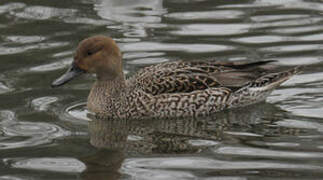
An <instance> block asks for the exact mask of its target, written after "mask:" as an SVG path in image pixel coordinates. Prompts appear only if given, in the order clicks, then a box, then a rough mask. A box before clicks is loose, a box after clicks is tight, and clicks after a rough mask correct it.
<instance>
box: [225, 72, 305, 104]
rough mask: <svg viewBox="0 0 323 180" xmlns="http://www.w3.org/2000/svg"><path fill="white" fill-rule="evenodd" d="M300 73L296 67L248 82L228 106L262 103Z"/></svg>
mask: <svg viewBox="0 0 323 180" xmlns="http://www.w3.org/2000/svg"><path fill="white" fill-rule="evenodd" d="M300 72H301V70H300V67H299V66H298V67H295V68H293V69H289V70H287V71H283V72H278V73H269V74H266V75H264V76H262V77H260V78H258V79H256V80H254V81H252V82H249V83H247V84H246V85H245V86H243V87H242V88H240V89H238V90H237V91H235V92H234V93H233V94H232V96H231V98H230V100H229V101H228V102H229V106H230V107H240V106H246V105H249V104H253V103H257V102H260V101H263V100H265V99H266V97H267V96H269V94H270V93H271V92H272V91H273V90H274V89H275V88H277V87H278V86H279V85H281V84H282V83H283V82H285V81H287V80H288V79H290V78H291V77H292V76H293V75H295V74H298V73H300Z"/></svg>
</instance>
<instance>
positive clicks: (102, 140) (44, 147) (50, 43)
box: [0, 0, 323, 180]
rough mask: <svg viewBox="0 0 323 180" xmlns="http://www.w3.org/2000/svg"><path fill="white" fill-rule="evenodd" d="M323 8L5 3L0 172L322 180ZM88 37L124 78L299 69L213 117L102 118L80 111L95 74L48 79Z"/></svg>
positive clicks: (290, 0)
mask: <svg viewBox="0 0 323 180" xmlns="http://www.w3.org/2000/svg"><path fill="white" fill-rule="evenodd" d="M322 14H323V3H321V2H320V1H315V0H307V1H305V0H284V1H282V0H240V1H231V0H223V1H214V0H196V1H194V0H176V1H175V0H136V1H131V0H121V1H120V0H82V1H79V0H70V1H62V0H57V1H49V0H47V1H27V0H14V1H12V0H2V1H1V2H0V31H1V34H0V63H1V64H0V71H1V74H0V99H1V103H0V179H19V180H20V179H167V180H168V179H225V180H227V179H237V180H238V179H239V180H240V179H241V180H242V179H321V178H323V173H322V172H323V163H322V162H323V161H322V160H323V141H322V139H323V104H322V100H323V93H322V92H323V71H322V68H323V56H322V52H323V51H322V49H323V45H322V42H323V15H322ZM97 34H103V35H107V36H111V37H113V39H115V40H116V42H117V43H118V44H119V46H120V48H121V50H122V52H123V57H124V71H125V73H126V74H127V75H128V76H130V75H132V74H134V73H135V72H136V71H137V70H138V69H139V68H142V67H145V66H148V65H152V64H157V63H160V62H168V61H175V60H177V59H184V60H195V59H201V60H205V61H216V60H217V61H239V60H250V61H260V60H270V59H275V60H277V63H276V64H277V65H279V66H285V67H288V66H295V65H302V66H304V72H303V73H302V74H299V75H296V76H295V77H293V78H292V79H291V80H289V81H288V82H286V83H284V84H283V85H282V86H281V87H280V88H278V89H277V90H275V91H274V92H273V93H272V94H271V96H270V97H269V98H268V99H267V101H266V102H263V103H260V104H257V105H254V106H250V107H246V108H241V109H236V110H232V111H225V112H221V113H218V114H217V115H216V116H215V117H209V118H199V119H187V118H186V119H176V120H163V119H161V120H156V121H129V120H124V121H115V120H100V119H96V118H94V117H92V116H91V115H89V114H88V112H87V110H86V108H85V102H86V98H87V95H88V93H89V89H90V87H91V84H92V83H93V81H94V77H93V76H90V75H88V76H83V77H81V78H78V79H77V80H74V81H72V82H71V83H69V84H67V85H66V86H63V87H61V88H57V89H51V88H50V86H49V85H50V83H51V81H52V80H53V79H55V78H56V77H58V76H59V75H60V74H61V73H62V72H64V70H65V69H66V68H67V66H68V65H69V64H70V63H71V60H72V56H73V51H74V50H75V47H76V46H77V44H78V42H79V41H80V40H82V39H84V38H86V37H89V36H92V35H97Z"/></svg>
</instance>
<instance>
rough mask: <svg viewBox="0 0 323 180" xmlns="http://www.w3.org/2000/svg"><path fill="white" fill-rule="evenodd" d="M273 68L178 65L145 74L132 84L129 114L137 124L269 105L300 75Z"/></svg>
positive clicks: (259, 65)
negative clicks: (279, 89) (271, 98)
mask: <svg viewBox="0 0 323 180" xmlns="http://www.w3.org/2000/svg"><path fill="white" fill-rule="evenodd" d="M270 62H272V61H262V62H254V63H243V62H238V63H223V62H214V63H213V62H211V63H210V62H184V61H177V62H170V63H163V64H159V65H155V66H149V67H146V68H143V69H142V70H140V71H139V72H138V73H137V74H136V75H134V76H133V77H132V78H130V79H128V80H127V85H128V87H131V88H130V89H131V91H130V92H129V94H128V97H129V98H128V100H129V101H128V102H129V105H128V107H127V112H129V116H130V117H135V118H140V117H149V118H150V117H157V118H168V117H184V116H200V115H209V114H212V113H215V112H218V111H221V110H224V109H228V108H233V107H240V106H245V105H249V104H253V103H257V102H259V101H263V100H264V99H265V98H266V97H267V96H268V95H269V94H270V93H271V92H272V91H273V90H274V89H275V88H276V87H278V86H279V85H280V84H281V83H283V82H284V81H286V80H288V79H289V78H290V77H291V76H292V75H294V74H295V73H297V72H298V69H297V68H292V69H289V70H287V71H279V72H275V71H277V70H276V68H275V67H274V66H269V65H267V64H268V63H270ZM130 112H131V113H130Z"/></svg>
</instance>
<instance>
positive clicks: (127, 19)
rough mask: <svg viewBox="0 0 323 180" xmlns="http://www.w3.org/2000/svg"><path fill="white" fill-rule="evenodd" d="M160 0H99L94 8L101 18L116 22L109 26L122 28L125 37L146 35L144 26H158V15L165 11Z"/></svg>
mask: <svg viewBox="0 0 323 180" xmlns="http://www.w3.org/2000/svg"><path fill="white" fill-rule="evenodd" d="M162 2H163V0H136V1H132V0H101V1H100V3H99V4H96V6H95V9H96V10H97V11H98V15H99V16H101V17H102V18H103V19H107V20H110V21H114V22H118V23H117V24H116V25H115V26H114V27H113V26H109V27H110V28H112V29H114V28H116V29H122V31H123V32H124V34H123V35H124V36H125V37H147V36H148V35H147V33H148V32H147V31H146V29H145V28H147V27H154V26H155V25H157V26H160V25H158V23H159V22H161V17H160V15H162V14H164V13H165V12H166V11H165V9H163V6H162ZM119 23H120V25H118V24H119Z"/></svg>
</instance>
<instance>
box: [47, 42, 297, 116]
mask: <svg viewBox="0 0 323 180" xmlns="http://www.w3.org/2000/svg"><path fill="white" fill-rule="evenodd" d="M270 62H272V61H262V62H253V63H250V62H203V61H191V62H190V61H176V62H168V63H162V64H158V65H154V66H149V67H146V68H143V69H142V70H140V71H139V72H138V73H137V74H135V75H134V76H133V77H131V78H129V79H125V77H124V74H123V71H122V55H121V52H120V50H119V48H118V47H117V45H116V43H115V42H114V41H113V40H112V39H111V38H108V37H105V36H94V37H91V38H88V39H85V40H83V41H82V42H81V43H80V44H79V46H78V49H77V50H76V54H75V56H74V61H73V63H72V66H71V68H70V69H69V70H68V71H67V72H66V73H65V74H64V75H63V76H62V77H60V78H58V79H57V80H56V81H54V82H53V83H52V86H53V87H56V86H60V85H62V84H64V83H66V82H68V81H69V80H70V79H72V78H73V77H75V76H76V75H78V74H81V73H84V72H88V73H95V74H96V75H97V81H96V82H95V83H94V85H93V87H92V89H91V92H90V95H89V97H88V103H87V106H88V109H89V110H90V111H93V112H95V113H97V114H99V115H102V116H104V117H108V118H137V119H138V118H169V117H170V118H172V117H188V116H190V117H196V116H203V115H209V114H213V113H215V112H218V111H221V110H224V109H228V108H234V107H240V106H245V105H249V104H253V103H257V102H259V101H262V100H264V99H265V98H266V97H267V96H268V95H269V94H270V93H271V92H272V91H273V90H274V89H275V88H276V87H277V86H279V85H280V84H281V83H283V82H284V81H286V80H288V79H289V78H290V77H291V76H292V75H294V74H296V73H297V72H298V70H297V68H293V69H291V70H288V71H282V72H275V71H277V70H275V68H274V67H271V66H269V65H268V63H270Z"/></svg>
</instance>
